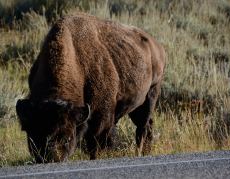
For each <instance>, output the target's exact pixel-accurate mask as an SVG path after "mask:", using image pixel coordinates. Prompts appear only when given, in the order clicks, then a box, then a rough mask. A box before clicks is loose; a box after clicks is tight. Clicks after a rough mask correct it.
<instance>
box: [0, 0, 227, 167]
mask: <svg viewBox="0 0 230 179" xmlns="http://www.w3.org/2000/svg"><path fill="white" fill-rule="evenodd" d="M77 11H85V12H89V13H91V14H93V15H96V16H98V17H100V18H107V19H110V18H112V19H113V20H116V21H119V22H122V23H125V24H128V25H134V26H138V27H140V28H142V29H144V30H145V31H147V32H149V33H150V34H152V35H153V36H154V37H155V38H156V39H157V40H158V41H159V42H161V43H162V44H163V45H164V47H165V49H166V52H167V56H168V58H167V67H166V69H165V80H164V83H163V86H162V93H161V97H160V99H159V101H158V105H157V108H156V112H155V113H154V114H153V117H154V124H153V125H154V143H153V150H152V155H159V154H169V153H179V152H192V151H207V150H219V149H230V136H229V132H230V131H229V130H230V97H229V95H230V86H229V76H230V66H229V60H230V59H229V58H230V1H229V0H141V1H140V0H139V1H137V0H129V1H124V0H66V1H65V0H0V166H8V165H25V164H31V163H33V160H32V158H31V157H30V155H29V153H28V151H27V142H26V136H25V133H24V132H21V130H20V125H19V124H18V120H17V116H16V112H15V103H16V101H17V99H18V98H22V97H25V96H26V95H27V93H28V85H27V77H28V73H29V69H30V67H31V65H32V63H33V61H34V60H35V59H36V56H37V54H38V53H39V50H40V46H41V44H42V42H43V40H44V36H45V35H46V34H47V32H48V30H49V28H50V26H51V25H52V23H53V22H54V21H55V20H56V19H58V18H59V17H60V16H63V15H65V14H74V13H75V12H77ZM117 128H118V137H117V138H118V139H117V142H116V143H117V145H116V146H115V147H114V149H112V150H109V151H104V152H101V153H100V158H112V157H122V156H134V153H135V152H134V151H135V141H134V130H135V127H134V125H133V124H132V123H131V121H130V120H129V119H128V118H127V117H124V119H122V120H121V121H120V122H119V125H118V127H117ZM84 159H87V156H86V155H85V154H84V153H83V152H82V151H81V150H77V151H76V154H75V155H74V156H72V157H71V160H84Z"/></svg>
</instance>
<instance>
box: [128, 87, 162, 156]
mask: <svg viewBox="0 0 230 179" xmlns="http://www.w3.org/2000/svg"><path fill="white" fill-rule="evenodd" d="M159 93H160V83H159V84H156V85H153V86H152V87H151V88H150V90H149V92H148V94H147V95H146V99H145V101H144V103H143V104H142V105H141V106H139V107H138V108H136V109H135V110H134V111H133V112H131V113H129V116H130V118H131V120H132V121H133V123H134V124H135V125H136V127H137V128H136V144H137V149H136V155H137V156H141V155H142V153H143V154H148V153H150V152H151V146H152V139H153V134H152V125H153V120H152V118H151V117H150V116H151V115H152V112H153V110H154V107H155V104H156V101H157V98H158V96H159Z"/></svg>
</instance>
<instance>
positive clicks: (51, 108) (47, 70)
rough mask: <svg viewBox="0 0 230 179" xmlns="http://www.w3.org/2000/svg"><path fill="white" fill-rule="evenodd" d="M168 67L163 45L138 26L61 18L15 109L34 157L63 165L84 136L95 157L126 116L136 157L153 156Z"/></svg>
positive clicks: (90, 18)
mask: <svg viewBox="0 0 230 179" xmlns="http://www.w3.org/2000/svg"><path fill="white" fill-rule="evenodd" d="M164 66H165V52H164V49H163V48H162V46H161V45H159V44H158V43H157V42H156V41H155V40H154V39H153V38H152V37H151V36H150V35H149V34H147V33H145V32H144V31H142V30H140V29H138V28H135V27H129V26H126V25H122V24H119V23H116V22H112V21H106V20H100V19H98V18H96V17H94V16H90V15H87V14H84V13H78V14H77V15H76V16H67V17H64V18H62V19H60V20H59V21H57V22H56V24H54V26H53V27H52V28H51V30H50V32H49V33H48V35H47V37H46V39H45V42H44V44H43V47H42V49H41V51H40V53H39V55H38V57H37V60H36V61H35V63H34V64H33V66H32V68H31V71H30V75H29V88H30V93H29V95H28V97H27V99H23V100H18V102H17V105H16V111H17V114H18V117H19V119H20V123H21V127H22V130H24V131H25V132H26V133H27V138H28V147H29V151H30V153H31V155H32V156H34V157H35V160H36V161H37V162H52V161H55V162H58V161H64V160H66V159H67V158H68V156H70V155H71V154H72V153H73V152H74V150H75V147H76V145H77V143H78V142H79V141H81V140H82V139H85V141H86V146H87V151H88V153H89V155H90V159H95V158H96V154H97V151H98V149H99V148H100V149H102V148H104V147H106V146H107V145H109V144H111V143H112V137H113V133H112V131H113V129H114V127H115V125H116V123H117V122H118V121H119V119H120V118H121V117H123V116H124V115H126V114H128V115H129V117H130V118H131V120H132V121H133V122H134V124H135V125H136V127H137V128H136V143H137V155H141V154H142V153H148V152H149V151H150V150H151V142H152V123H153V121H152V118H151V114H152V112H153V109H154V107H155V104H156V100H157V98H158V95H159V92H160V84H161V81H162V77H163V70H164Z"/></svg>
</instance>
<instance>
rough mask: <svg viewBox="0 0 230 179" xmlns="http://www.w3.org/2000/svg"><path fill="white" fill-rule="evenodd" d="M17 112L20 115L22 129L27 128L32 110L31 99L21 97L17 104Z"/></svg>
mask: <svg viewBox="0 0 230 179" xmlns="http://www.w3.org/2000/svg"><path fill="white" fill-rule="evenodd" d="M16 112H17V115H18V117H19V120H20V123H21V126H22V130H25V129H26V126H27V124H28V120H29V116H30V113H31V112H32V103H31V101H30V100H29V99H23V100H21V99H19V100H18V101H17V104H16Z"/></svg>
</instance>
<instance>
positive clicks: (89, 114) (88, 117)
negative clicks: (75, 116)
mask: <svg viewBox="0 0 230 179" xmlns="http://www.w3.org/2000/svg"><path fill="white" fill-rule="evenodd" d="M86 106H87V108H88V116H87V118H86V120H88V119H90V117H91V110H90V105H89V104H88V103H86Z"/></svg>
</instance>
